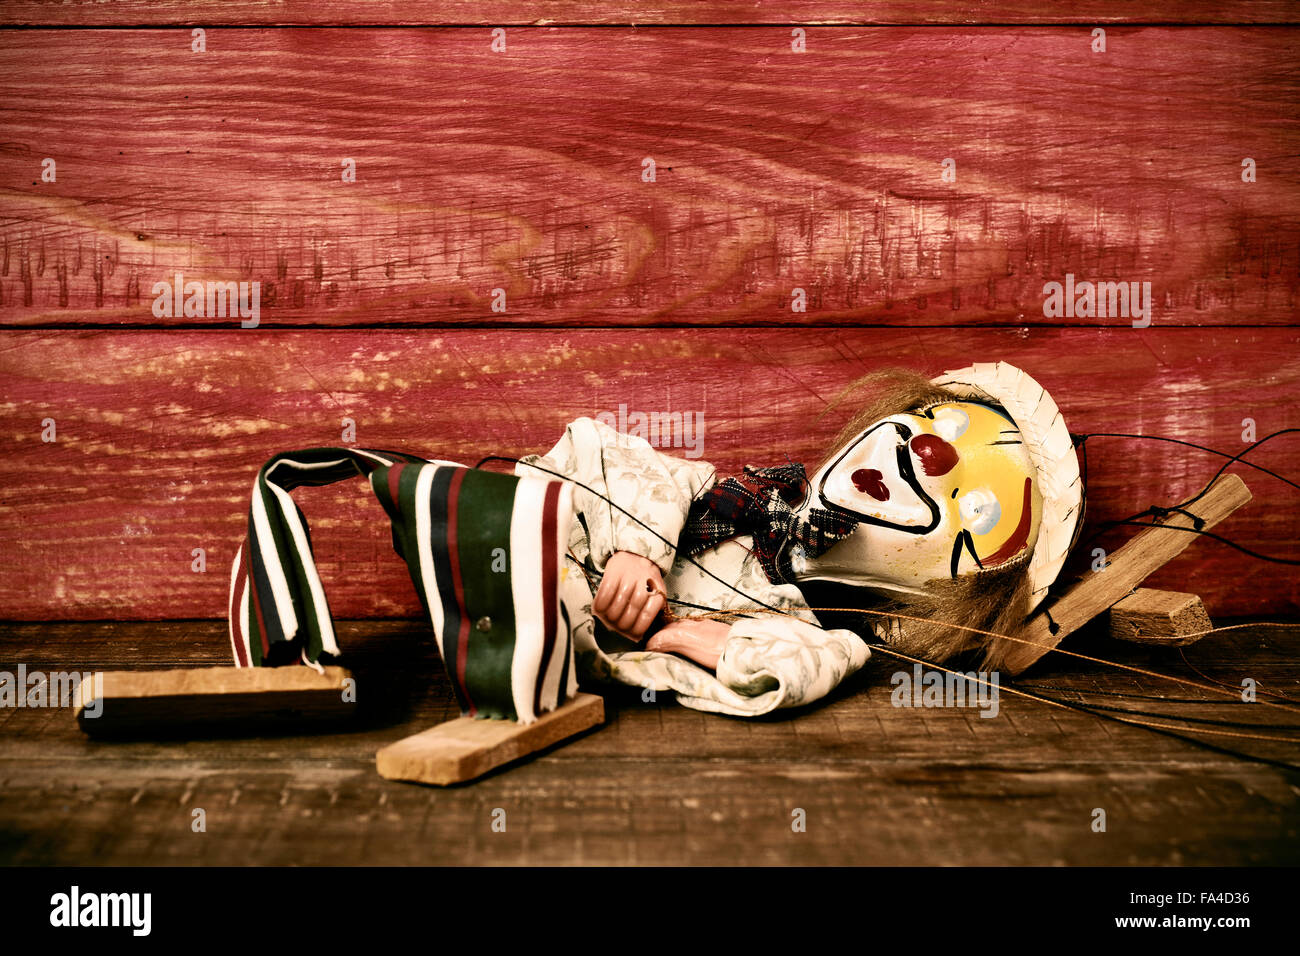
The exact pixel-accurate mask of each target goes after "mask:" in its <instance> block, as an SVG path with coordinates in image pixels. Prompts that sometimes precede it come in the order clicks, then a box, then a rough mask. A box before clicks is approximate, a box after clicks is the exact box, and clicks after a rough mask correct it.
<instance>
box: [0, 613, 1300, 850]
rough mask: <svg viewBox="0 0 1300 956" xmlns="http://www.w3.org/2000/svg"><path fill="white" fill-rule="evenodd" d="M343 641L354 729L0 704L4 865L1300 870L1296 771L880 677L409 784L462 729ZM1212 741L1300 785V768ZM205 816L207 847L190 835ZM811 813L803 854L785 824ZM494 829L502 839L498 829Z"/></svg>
mask: <svg viewBox="0 0 1300 956" xmlns="http://www.w3.org/2000/svg"><path fill="white" fill-rule="evenodd" d="M224 633H225V628H224V624H222V623H219V622H189V623H186V622H179V623H177V622H172V623H160V624H139V623H137V624H121V623H89V624H85V623H83V624H5V625H0V670H8V671H11V672H12V671H14V670H15V669H16V667H17V665H18V664H19V663H23V664H26V665H27V667H28V669H29V670H38V669H44V670H47V671H48V670H56V669H62V670H71V669H77V670H82V671H86V670H94V669H118V668H123V667H141V668H156V667H174V666H183V665H200V664H224V663H227V661H226V659H225V655H226V649H225V637H224ZM340 641H341V644H342V646H343V648H344V649H345V651H346V652H347V653H348V658H349V659H348V663H349V664H350V666H352V667H353V669H354V671H355V672H356V674H357V676H358V687H359V694H360V700H359V703H360V704H361V705H362V706H363V707H364V708H365V709H364V711H363V713H362V714H361V715H360V716H359V718H358V722H357V725H356V726H355V728H354V729H353V730H351V731H350V732H344V733H332V734H324V735H318V736H270V737H264V738H258V739H233V740H232V739H203V740H174V741H171V742H166V741H153V742H146V741H140V742H127V743H103V742H95V741H92V740H90V739H88V738H86V737H84V736H83V735H82V734H81V733H80V732H79V731H78V730H77V728H76V723H75V721H74V719H73V717H72V714H71V712H70V711H69V710H67V709H63V710H58V709H10V708H5V709H0V863H4V864H112V865H121V864H209V865H220V864H226V865H229V864H246V863H247V864H252V863H256V864H641V865H658V864H698V863H705V864H710V863H711V864H760V865H761V864H779V863H797V864H883V865H894V864H899V865H907V864H1046V865H1052V864H1065V863H1069V864H1121V865H1128V864H1295V863H1297V862H1300V812H1298V811H1300V771H1291V770H1285V769H1280V768H1277V767H1274V766H1269V765H1266V764H1261V763H1256V762H1248V761H1246V760H1241V759H1237V758H1233V757H1229V756H1225V755H1221V754H1218V753H1215V752H1212V751H1208V750H1205V749H1202V748H1199V747H1196V746H1193V745H1191V744H1188V743H1184V742H1182V741H1179V740H1173V739H1170V738H1167V737H1163V736H1159V735H1157V734H1155V733H1152V732H1150V731H1147V730H1143V729H1139V728H1134V727H1126V726H1120V725H1118V724H1114V723H1110V722H1103V721H1100V720H1097V719H1095V718H1093V717H1091V716H1087V715H1083V714H1077V713H1072V712H1067V711H1064V710H1060V709H1058V708H1053V707H1049V706H1047V705H1044V704H1042V703H1038V702H1034V701H1029V700H1025V699H1023V698H1021V699H1018V698H1016V697H1014V696H1012V695H1011V694H1009V693H1005V692H1004V693H1003V694H1002V696H1001V700H1000V708H999V714H998V716H997V717H996V718H993V719H985V718H981V717H979V716H978V713H979V712H978V711H977V710H974V709H965V710H963V709H955V708H954V709H928V710H919V709H904V708H894V707H892V706H891V705H890V690H891V688H890V686H889V675H890V674H891V673H893V672H894V671H895V670H897V669H898V668H897V666H896V665H895V664H893V663H890V662H887V661H885V660H884V658H882V657H877V658H876V659H875V660H874V661H873V662H872V663H871V664H869V665H868V668H867V669H866V670H864V671H863V672H862V673H861V674H859V675H858V676H857V677H855V678H854V679H852V680H851V681H849V682H848V683H847V685H846V686H845V687H843V688H841V690H840V692H838V693H837V694H835V695H834V696H833V697H832V698H831V699H830V700H829V701H828V702H826V703H825V704H824V705H823V706H819V707H816V708H813V709H811V710H808V711H806V712H799V713H795V714H787V715H783V716H780V717H778V718H775V719H770V720H761V721H753V722H746V721H742V720H736V719H729V718H725V717H718V716H713V715H707V714H702V713H698V712H696V711H692V710H688V709H686V708H684V707H681V706H679V705H677V704H676V703H674V702H672V701H671V700H670V699H663V698H661V699H660V701H659V702H657V703H644V702H642V701H641V699H640V697H639V695H638V694H636V693H622V692H618V693H616V694H615V695H614V696H611V697H608V698H607V713H608V721H607V724H606V725H605V726H604V727H601V728H599V729H597V730H595V731H592V732H590V733H589V734H587V735H585V736H584V737H582V738H581V739H578V740H576V741H573V742H570V743H568V744H567V745H564V746H561V747H558V748H555V749H553V750H551V751H549V752H547V753H544V754H542V755H540V756H538V757H536V758H534V759H532V760H531V761H528V762H524V763H522V764H519V765H515V766H513V767H509V768H506V769H503V770H501V771H497V772H496V773H494V774H492V775H490V776H489V777H487V778H485V779H483V780H481V781H479V782H478V783H475V784H472V785H468V786H463V787H458V788H453V789H435V788H426V787H420V786H413V785H410V784H401V783H392V782H388V781H385V780H383V779H381V778H380V777H379V776H378V775H377V774H376V773H375V770H374V755H375V751H376V750H377V749H378V748H379V747H380V746H382V745H383V744H385V743H388V742H390V741H393V740H396V739H398V738H400V737H402V736H405V735H407V734H410V733H413V732H415V731H417V730H421V729H423V728H425V727H428V726H430V725H431V724H433V723H435V722H438V721H441V720H444V719H448V718H450V717H452V716H454V707H453V704H452V701H451V696H450V687H449V685H448V684H447V682H446V680H445V678H444V677H443V675H442V673H441V670H440V667H441V665H440V664H439V662H438V660H437V658H436V656H435V654H434V652H433V651H432V649H431V643H430V642H429V640H428V631H427V627H426V626H422V625H420V624H418V623H415V622H404V621H370V622H357V623H350V624H343V625H341V627H340ZM1068 646H1069V647H1070V648H1072V649H1074V650H1080V651H1085V652H1089V653H1094V654H1097V655H1098V656H1102V657H1107V658H1109V659H1111V660H1120V661H1125V662H1128V663H1132V664H1137V665H1140V666H1148V667H1152V668H1154V669H1158V670H1161V671H1163V672H1165V673H1175V674H1179V675H1182V676H1188V677H1193V676H1194V675H1192V674H1191V673H1190V672H1189V671H1188V670H1187V669H1186V667H1185V666H1184V665H1183V663H1182V661H1181V660H1180V659H1179V658H1178V655H1177V653H1176V652H1173V651H1149V650H1146V649H1142V648H1138V647H1136V646H1134V645H1124V644H1119V643H1116V642H1113V641H1110V640H1107V639H1106V638H1104V637H1100V636H1096V635H1088V634H1086V633H1085V634H1080V635H1076V637H1075V638H1072V639H1071V641H1070V642H1069V644H1068ZM1298 651H1300V631H1296V630H1280V629H1272V630H1265V629H1250V630H1241V631H1235V632H1229V633H1226V634H1220V635H1212V636H1211V637H1209V638H1207V639H1205V640H1204V641H1203V642H1202V643H1201V644H1198V645H1195V646H1193V647H1191V648H1189V649H1188V659H1189V660H1190V661H1191V662H1192V663H1194V664H1195V665H1196V666H1197V667H1198V668H1200V669H1201V670H1203V671H1205V672H1206V673H1207V674H1209V675H1210V676H1212V677H1215V678H1216V679H1219V680H1223V681H1225V682H1228V683H1231V684H1238V683H1239V682H1240V680H1241V679H1242V677H1245V676H1249V677H1253V678H1254V679H1255V680H1257V681H1258V682H1259V685H1260V687H1261V689H1263V690H1271V691H1273V692H1276V693H1282V694H1286V695H1288V696H1290V697H1293V698H1295V697H1300V655H1298V654H1297V652H1298ZM1024 681H1025V682H1026V683H1028V684H1032V685H1034V686H1037V687H1040V688H1046V687H1049V686H1050V687H1052V688H1053V689H1054V693H1055V694H1056V696H1060V697H1065V698H1068V699H1073V700H1087V701H1090V702H1094V703H1106V704H1112V705H1117V706H1123V707H1132V708H1137V709H1144V710H1157V709H1165V712H1166V713H1174V712H1179V713H1183V714H1190V715H1194V716H1197V717H1227V718H1229V719H1233V718H1235V719H1248V720H1252V721H1256V722H1259V723H1270V724H1278V723H1290V724H1300V720H1297V719H1296V716H1295V715H1294V714H1288V713H1285V712H1283V711H1279V710H1275V709H1266V708H1262V707H1258V706H1255V707H1248V706H1247V705H1244V704H1232V703H1227V704H1222V705H1220V704H1213V703H1185V704H1179V705H1174V706H1175V710H1168V709H1167V708H1169V706H1170V705H1168V704H1164V703H1161V702H1159V701H1153V700H1140V699H1131V698H1123V697H1107V696H1104V695H1105V694H1114V693H1124V694H1141V695H1159V696H1164V697H1172V698H1180V699H1183V700H1188V699H1192V698H1208V697H1209V695H1207V694H1203V693H1202V692H1200V691H1197V690H1195V689H1192V688H1186V687H1179V686H1177V685H1173V684H1168V683H1164V682H1157V681H1154V680H1152V679H1149V678H1145V677H1139V676H1137V675H1133V674H1130V673H1125V672H1122V671H1118V670H1114V669H1110V668H1103V667H1101V666H1100V665H1096V664H1091V663H1086V662H1081V661H1075V660H1070V659H1066V658H1062V657H1059V656H1058V657H1055V658H1049V659H1048V660H1047V661H1045V662H1044V663H1043V664H1042V665H1040V666H1039V667H1037V668H1035V669H1034V670H1032V671H1030V673H1029V674H1028V675H1026V676H1025V678H1024ZM1067 689H1068V691H1067ZM1265 732H1269V731H1265ZM1273 732H1274V733H1282V732H1283V731H1273ZM1220 742H1221V743H1224V744H1227V745H1229V746H1231V745H1233V744H1236V745H1238V746H1241V747H1244V748H1248V749H1250V750H1251V752H1253V753H1256V754H1263V755H1268V756H1271V757H1273V758H1274V759H1280V760H1283V761H1286V762H1288V763H1293V764H1295V763H1300V746H1296V745H1285V744H1271V743H1264V742H1257V741H1232V740H1230V739H1227V738H1220ZM196 808H202V809H203V810H204V811H205V813H206V832H202V833H195V832H192V830H191V821H192V819H193V811H194V810H195V809H196ZM1096 808H1101V809H1103V810H1105V812H1106V823H1107V828H1106V831H1105V832H1104V833H1099V832H1094V830H1093V828H1092V823H1093V819H1094V810H1095V809H1096ZM799 809H802V810H803V811H805V814H806V830H805V832H794V829H793V828H792V821H793V820H794V818H795V815H796V814H795V812H796V810H799ZM498 810H503V811H504V813H505V832H496V831H494V829H493V826H492V823H493V819H494V812H495V811H498ZM495 816H496V818H498V819H500V816H501V815H500V814H499V813H496V814H495Z"/></svg>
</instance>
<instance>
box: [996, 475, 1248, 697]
mask: <svg viewBox="0 0 1300 956" xmlns="http://www.w3.org/2000/svg"><path fill="white" fill-rule="evenodd" d="M1250 498H1251V495H1250V489H1248V488H1247V487H1246V483H1245V482H1244V481H1242V480H1241V478H1239V477H1238V476H1237V475H1222V476H1220V477H1219V479H1218V480H1217V481H1215V482H1214V484H1213V485H1212V486H1210V489H1209V490H1208V491H1207V492H1206V493H1205V494H1204V495H1203V496H1202V497H1201V498H1200V500H1198V501H1196V502H1195V503H1193V504H1192V505H1190V506H1189V507H1188V508H1187V509H1186V512H1185V513H1184V512H1183V511H1176V512H1173V513H1172V514H1169V515H1167V516H1166V517H1164V518H1161V519H1159V520H1157V521H1156V522H1155V523H1154V524H1155V526H1154V527H1151V528H1147V529H1146V530H1144V531H1142V532H1141V533H1139V534H1138V535H1136V536H1135V537H1134V538H1133V539H1132V540H1131V541H1129V542H1127V543H1126V544H1124V545H1123V546H1122V547H1120V548H1118V549H1117V550H1116V551H1115V552H1114V553H1113V554H1111V555H1110V559H1109V560H1108V561H1107V562H1106V567H1105V569H1104V570H1102V571H1097V572H1094V573H1090V574H1086V575H1084V577H1082V578H1080V579H1079V580H1078V581H1077V582H1075V583H1074V584H1073V585H1071V586H1070V588H1069V589H1068V590H1066V591H1065V593H1063V594H1062V595H1061V596H1060V597H1058V598H1056V599H1055V600H1053V601H1050V603H1048V604H1047V606H1046V607H1045V608H1044V609H1043V610H1040V611H1039V612H1038V613H1037V614H1035V615H1034V616H1033V617H1032V618H1030V620H1029V624H1028V625H1027V626H1026V627H1025V629H1024V631H1022V632H1021V634H1020V635H1019V636H1020V637H1022V638H1024V639H1025V640H1030V641H1033V642H1034V645H1033V646H1031V645H1028V644H1022V645H1019V646H1018V647H1017V648H1016V650H1014V651H1012V652H1011V654H1010V655H1009V657H1008V659H1007V663H1006V669H1007V670H1008V671H1009V672H1010V673H1012V674H1019V673H1020V672H1022V671H1023V670H1025V668H1027V667H1029V665H1031V664H1033V663H1034V662H1035V661H1037V660H1038V659H1039V658H1040V657H1042V656H1043V655H1044V654H1046V653H1047V652H1048V651H1049V650H1051V649H1052V648H1054V647H1056V646H1057V645H1058V644H1060V643H1061V641H1062V640H1063V639H1064V638H1065V637H1066V635H1068V634H1071V633H1073V632H1074V631H1077V630H1078V629H1079V628H1081V627H1083V625H1085V624H1087V623H1088V622H1089V621H1091V620H1092V619H1093V618H1095V617H1096V616H1097V615H1099V614H1102V613H1104V612H1106V611H1107V610H1109V609H1110V608H1111V607H1112V606H1114V605H1115V604H1118V603H1119V602H1120V601H1122V600H1124V599H1125V598H1127V597H1128V596H1129V595H1130V594H1132V593H1133V590H1134V589H1135V588H1136V587H1137V586H1138V585H1139V584H1141V583H1142V582H1143V581H1144V580H1146V578H1147V577H1148V576H1149V575H1150V574H1152V573H1153V572H1154V571H1156V570H1157V569H1159V568H1160V567H1162V566H1164V565H1165V564H1168V563H1169V562H1170V561H1172V560H1173V559H1174V558H1176V557H1177V556H1178V555H1179V554H1181V553H1182V552H1183V549H1184V548H1186V547H1187V546H1188V545H1190V544H1191V543H1192V542H1193V541H1195V540H1196V535H1195V534H1194V533H1193V532H1192V531H1189V530H1186V529H1189V528H1192V527H1193V526H1194V524H1195V522H1194V520H1193V518H1192V516H1193V515H1194V516H1196V517H1197V518H1200V519H1201V522H1202V524H1201V528H1202V529H1204V530H1208V529H1210V528H1213V527H1214V526H1215V525H1217V524H1218V523H1219V522H1220V521H1222V520H1223V519H1224V518H1226V517H1228V515H1230V514H1232V513H1233V512H1234V511H1236V510H1237V509H1238V508H1240V507H1241V506H1242V505H1244V504H1246V503H1247V502H1248V501H1250Z"/></svg>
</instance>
